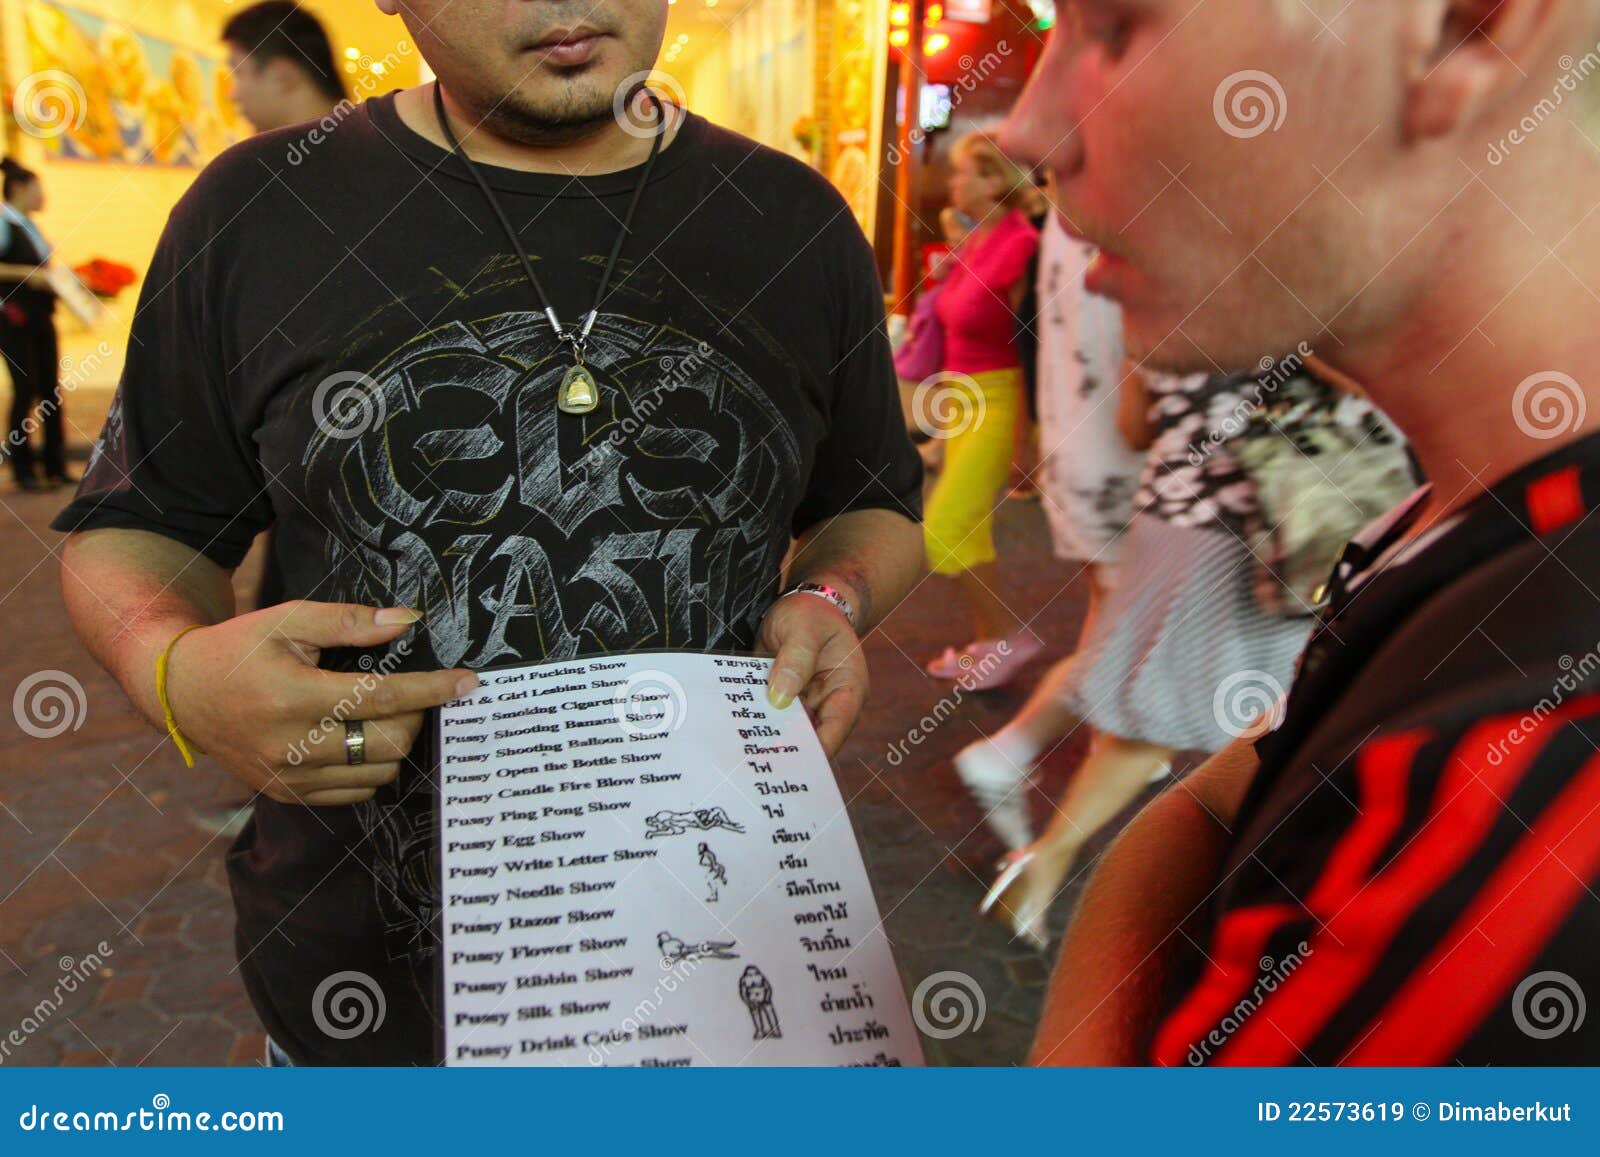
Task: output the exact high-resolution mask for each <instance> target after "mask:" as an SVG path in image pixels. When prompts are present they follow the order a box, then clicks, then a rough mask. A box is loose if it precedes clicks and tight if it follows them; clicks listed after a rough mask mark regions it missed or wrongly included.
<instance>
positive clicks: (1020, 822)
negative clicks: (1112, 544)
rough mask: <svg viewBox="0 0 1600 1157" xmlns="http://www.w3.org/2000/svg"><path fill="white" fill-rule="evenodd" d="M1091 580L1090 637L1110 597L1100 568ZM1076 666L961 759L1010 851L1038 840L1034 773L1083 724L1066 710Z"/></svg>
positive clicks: (1045, 681) (1045, 682) (964, 775)
mask: <svg viewBox="0 0 1600 1157" xmlns="http://www.w3.org/2000/svg"><path fill="white" fill-rule="evenodd" d="M1090 580H1091V586H1090V588H1089V615H1088V618H1087V619H1086V620H1085V622H1084V631H1085V633H1087V631H1088V629H1089V623H1090V622H1092V621H1093V618H1094V616H1095V615H1096V614H1097V613H1098V608H1099V605H1100V603H1101V601H1102V600H1103V599H1104V593H1103V592H1102V590H1101V587H1100V583H1099V572H1098V569H1097V568H1094V567H1091V569H1090ZM1075 662H1076V659H1075V658H1074V657H1073V656H1070V655H1069V656H1068V657H1067V658H1065V659H1063V660H1061V661H1060V662H1059V663H1057V664H1056V665H1055V666H1053V667H1051V668H1050V670H1049V671H1048V672H1046V673H1045V676H1044V678H1042V679H1041V680H1039V685H1038V686H1037V687H1035V688H1034V691H1033V694H1032V695H1031V696H1029V697H1028V701H1027V702H1026V703H1024V704H1023V705H1022V709H1021V710H1020V711H1018V712H1017V714H1016V716H1015V717H1014V718H1013V719H1012V720H1011V722H1009V723H1007V724H1006V725H1005V726H1004V727H1002V728H1001V729H1000V730H999V731H997V732H995V733H994V734H993V735H990V736H988V737H986V738H984V739H980V740H978V741H977V742H976V743H971V744H968V745H967V746H966V747H964V748H963V749H962V750H961V751H960V752H959V753H957V755H956V757H955V769H956V774H958V775H959V776H960V777H961V781H962V782H963V783H965V784H966V785H967V789H968V790H969V791H971V792H972V795H973V798H974V799H975V800H976V801H977V803H978V806H979V807H980V808H981V809H982V811H983V816H984V819H985V821H986V822H987V823H988V824H989V827H990V828H991V829H993V831H994V833H995V834H996V835H997V836H999V837H1000V839H1001V840H1002V841H1003V842H1004V843H1005V845H1006V846H1007V847H1008V848H1020V847H1022V846H1023V845H1025V844H1027V843H1029V842H1030V841H1031V840H1032V839H1033V828H1032V825H1031V824H1030V822H1029V819H1028V798H1027V790H1026V786H1025V785H1026V783H1027V779H1028V774H1029V772H1031V771H1032V770H1033V766H1034V764H1035V763H1037V762H1038V761H1039V760H1040V759H1041V758H1042V757H1043V756H1044V755H1046V754H1047V753H1049V752H1050V751H1051V750H1052V749H1053V748H1054V747H1055V746H1056V745H1057V744H1058V743H1060V742H1061V741H1062V739H1064V738H1065V737H1066V736H1067V735H1068V734H1069V733H1071V731H1072V729H1073V728H1074V727H1076V726H1077V725H1078V717H1077V715H1076V714H1075V713H1074V712H1073V711H1072V710H1071V709H1069V708H1068V707H1067V706H1066V693H1065V689H1066V688H1067V686H1068V685H1069V683H1070V681H1071V678H1072V671H1073V664H1074V663H1075Z"/></svg>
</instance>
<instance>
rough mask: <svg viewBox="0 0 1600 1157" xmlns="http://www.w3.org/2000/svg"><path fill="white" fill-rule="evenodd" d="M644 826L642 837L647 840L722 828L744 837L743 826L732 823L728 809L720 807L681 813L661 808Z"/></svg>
mask: <svg viewBox="0 0 1600 1157" xmlns="http://www.w3.org/2000/svg"><path fill="white" fill-rule="evenodd" d="M644 826H645V833H644V837H645V839H647V840H649V839H654V838H655V837H656V836H681V835H683V834H684V833H685V832H688V831H691V830H693V831H700V832H709V831H711V830H712V829H714V828H723V829H725V830H726V831H730V832H737V833H739V834H740V835H744V826H743V825H742V824H736V823H734V822H733V820H732V819H731V818H730V817H729V815H728V809H727V808H722V807H703V808H695V809H693V810H692V811H683V812H675V811H667V810H666V809H665V808H663V809H662V810H661V811H658V812H656V814H655V815H652V816H646V817H645V819H644Z"/></svg>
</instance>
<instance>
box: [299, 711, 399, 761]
mask: <svg viewBox="0 0 1600 1157" xmlns="http://www.w3.org/2000/svg"><path fill="white" fill-rule="evenodd" d="M422 721H423V714H422V712H420V711H412V712H408V713H407V714H405V715H390V716H386V717H384V718H382V719H363V720H361V735H362V738H363V739H365V741H366V742H365V744H364V746H363V748H362V750H363V752H364V754H365V757H366V760H365V763H358V764H355V765H354V766H355V767H364V766H368V765H371V764H376V763H388V762H390V761H392V760H397V759H404V758H405V757H406V753H407V752H409V751H410V750H411V747H412V745H413V744H414V743H416V741H417V733H418V732H419V731H421V730H422ZM329 722H331V723H332V724H333V726H332V727H326V728H325V727H324V725H323V724H322V723H321V722H318V723H317V724H316V725H315V727H314V728H313V729H312V730H311V731H309V732H308V733H307V735H306V739H305V742H304V743H302V744H297V745H295V750H296V751H297V752H298V754H299V762H298V763H297V764H296V766H301V767H317V768H321V767H336V766H338V765H339V764H345V765H346V766H350V764H349V757H348V754H347V751H346V748H345V745H344V741H345V736H346V735H347V734H348V729H347V728H346V727H345V725H344V723H343V722H340V721H338V720H329ZM349 722H351V723H354V722H355V720H354V719H350V720H349Z"/></svg>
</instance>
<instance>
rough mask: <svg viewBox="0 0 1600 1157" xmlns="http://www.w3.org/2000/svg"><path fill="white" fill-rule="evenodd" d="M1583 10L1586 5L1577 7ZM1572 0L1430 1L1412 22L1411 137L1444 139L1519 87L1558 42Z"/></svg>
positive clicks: (1417, 7) (1409, 29) (1408, 119)
mask: <svg viewBox="0 0 1600 1157" xmlns="http://www.w3.org/2000/svg"><path fill="white" fill-rule="evenodd" d="M1576 2H1578V3H1585V2H1587V0H1576ZM1568 4H1569V0H1430V2H1428V3H1420V4H1415V5H1413V6H1412V7H1411V13H1410V15H1409V16H1408V17H1407V19H1408V21H1409V25H1408V27H1407V29H1406V32H1407V44H1406V49H1405V51H1406V54H1407V59H1406V65H1407V70H1408V74H1409V78H1410V87H1409V91H1408V93H1407V100H1406V135H1407V137H1408V138H1410V139H1411V140H1413V141H1424V140H1428V139H1430V138H1438V137H1447V136H1450V135H1451V134H1453V133H1455V132H1458V131H1459V130H1460V129H1462V128H1463V127H1465V126H1466V125H1470V124H1472V123H1473V122H1474V121H1476V120H1477V119H1479V118H1480V117H1482V116H1484V115H1486V114H1487V113H1488V112H1490V111H1491V110H1492V109H1493V106H1494V104H1495V101H1496V100H1497V99H1498V98H1501V97H1503V96H1505V95H1506V94H1507V93H1509V92H1513V91H1515V90H1516V89H1518V88H1520V87H1521V86H1522V84H1523V83H1524V82H1525V81H1526V80H1527V78H1528V76H1529V74H1530V73H1534V72H1537V71H1539V66H1540V61H1541V59H1542V58H1543V56H1544V55H1545V54H1546V53H1547V51H1548V50H1549V49H1550V47H1551V46H1552V44H1553V43H1554V42H1555V38H1556V35H1557V33H1558V32H1559V31H1560V29H1561V26H1562V23H1563V21H1565V20H1566V19H1567V18H1568V14H1569V7H1568Z"/></svg>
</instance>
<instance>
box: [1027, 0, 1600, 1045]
mask: <svg viewBox="0 0 1600 1157" xmlns="http://www.w3.org/2000/svg"><path fill="white" fill-rule="evenodd" d="M1193 7H1194V6H1193V4H1191V3H1190V2H1189V0H1143V2H1142V3H1140V4H1138V5H1107V4H1086V3H1072V4H1069V5H1066V6H1065V7H1063V9H1062V10H1061V17H1062V19H1061V20H1060V22H1059V24H1058V26H1057V30H1056V33H1055V35H1054V36H1053V38H1052V39H1051V41H1050V43H1049V44H1048V46H1047V47H1046V50H1045V53H1044V56H1043V58H1042V59H1041V61H1040V64H1039V67H1038V68H1037V70H1036V71H1035V72H1034V74H1033V77H1032V80H1031V81H1030V83H1029V85H1028V88H1027V90H1026V91H1025V93H1024V94H1023V97H1022V99H1021V101H1020V102H1019V104H1018V106H1017V108H1016V109H1015V110H1014V111H1013V113H1012V116H1011V119H1010V120H1009V122H1008V123H1007V125H1006V127H1005V129H1004V131H1003V132H1002V138H1003V139H1004V141H1005V142H1006V146H1007V148H1008V149H1010V150H1012V151H1013V152H1014V153H1015V154H1016V155H1019V156H1025V157H1027V158H1029V159H1030V160H1032V161H1036V162H1039V163H1043V164H1045V165H1047V166H1048V167H1049V168H1050V169H1051V170H1052V171H1053V172H1054V174H1055V177H1056V180H1057V183H1058V187H1059V204H1060V207H1061V211H1062V213H1063V216H1064V217H1065V219H1066V221H1067V223H1068V224H1069V226H1070V227H1071V228H1072V229H1074V230H1075V231H1076V232H1077V233H1079V234H1080V235H1082V236H1084V237H1085V238H1086V239H1088V240H1092V241H1095V242H1096V243H1097V244H1098V245H1099V247H1100V249H1101V256H1100V257H1099V258H1098V259H1097V260H1096V263H1095V265H1094V266H1093V267H1092V268H1091V270H1090V273H1089V281H1090V285H1091V288H1094V289H1096V290H1097V291H1098V292H1101V293H1104V294H1107V295H1108V296H1110V297H1112V298H1113V299H1114V300H1116V301H1117V302H1118V303H1119V304H1120V305H1121V306H1122V309H1123V321H1124V333H1125V336H1126V338H1127V341H1128V345H1129V348H1130V351H1131V352H1132V353H1133V354H1134V355H1135V356H1137V357H1138V358H1140V359H1141V361H1143V362H1144V363H1145V364H1148V365H1152V366H1154V367H1157V368H1160V369H1162V370H1164V371H1167V372H1172V373H1195V372H1214V370H1215V368H1216V367H1217V366H1219V365H1220V366H1222V367H1224V368H1233V369H1242V368H1244V367H1247V366H1253V365H1254V364H1255V363H1256V359H1257V357H1258V356H1259V354H1260V353H1261V351H1263V350H1277V351H1287V350H1290V349H1293V348H1295V347H1296V346H1297V344H1298V343H1302V342H1306V343H1310V344H1311V345H1312V346H1314V347H1315V348H1316V349H1317V351H1318V352H1320V353H1321V354H1322V355H1323V356H1324V357H1325V358H1327V359H1328V361H1329V362H1331V363H1332V365H1333V367H1334V369H1336V370H1337V371H1338V372H1340V373H1342V374H1344V375H1347V376H1348V377H1349V378H1351V379H1353V380H1354V381H1356V382H1359V383H1360V385H1361V387H1362V388H1363V389H1364V390H1365V392H1366V393H1367V394H1368V395H1369V396H1370V397H1371V398H1372V399H1373V401H1374V402H1375V403H1377V405H1379V406H1380V407H1381V408H1382V409H1383V410H1384V411H1386V412H1387V413H1388V414H1389V416H1390V417H1392V418H1393V419H1394V420H1395V422H1396V423H1397V424H1398V425H1399V427H1400V428H1401V430H1403V431H1404V432H1405V434H1406V435H1407V436H1408V437H1409V439H1410V441H1411V447H1412V450H1413V451H1414V452H1415V454H1416V457H1417V459H1418V460H1419V462H1420V464H1421V467H1422V470H1423V472H1424V473H1425V474H1426V476H1427V477H1428V478H1429V480H1430V482H1431V485H1430V486H1429V487H1427V488H1425V489H1423V490H1422V491H1420V492H1419V493H1418V494H1417V495H1416V496H1415V497H1414V499H1413V500H1411V501H1408V502H1405V503H1402V504H1401V505H1400V506H1399V507H1397V508H1396V509H1395V510H1394V511H1393V512H1392V513H1391V514H1390V515H1388V516H1386V517H1384V518H1381V519H1379V520H1377V521H1376V522H1374V523H1373V524H1372V525H1371V526H1370V528H1369V529H1368V530H1367V531H1366V532H1364V533H1362V534H1360V535H1359V536H1358V537H1357V539H1356V540H1355V541H1354V542H1353V543H1351V545H1350V547H1349V549H1348V550H1347V551H1346V553H1345V557H1344V559H1343V560H1342V561H1341V562H1340V564H1339V566H1338V568H1337V570H1336V571H1335V574H1334V577H1333V583H1332V589H1331V591H1329V592H1328V595H1327V598H1328V600H1329V603H1328V607H1327V609H1325V610H1324V611H1323V612H1322V614H1321V617H1320V622H1319V625H1318V628H1317V630H1316V632H1315V634H1314V635H1313V637H1312V639H1311V641H1310V643H1309V644H1308V647H1307V650H1306V653H1305V656H1304V659H1303V661H1302V663H1301V666H1300V669H1299V673H1298V675H1297V677H1296V679H1295V682H1294V685H1293V687H1292V688H1291V689H1290V692H1289V695H1288V698H1287V701H1286V702H1285V703H1282V704H1280V705H1279V706H1278V707H1277V708H1276V709H1275V710H1273V711H1271V712H1270V713H1268V714H1267V715H1266V716H1265V719H1264V722H1265V724H1266V725H1267V729H1266V730H1265V734H1261V735H1260V736H1259V738H1257V736H1256V734H1254V733H1247V734H1246V735H1245V736H1243V737H1241V738H1240V739H1239V740H1237V741H1235V742H1234V743H1232V744H1230V745H1229V746H1228V747H1227V748H1226V749H1224V750H1223V751H1222V752H1220V753H1219V754H1218V755H1217V756H1216V757H1214V758H1213V759H1211V760H1209V761H1208V762H1207V763H1206V764H1205V765H1204V766H1202V767H1201V768H1199V769H1198V770H1197V771H1196V772H1195V773H1194V774H1192V775H1191V776H1189V777H1187V778H1186V779H1185V780H1184V782H1183V783H1182V784H1180V785H1179V786H1177V787H1176V788H1174V789H1172V790H1169V791H1167V792H1165V793H1163V794H1162V795H1161V796H1160V797H1159V798H1158V799H1156V800H1155V801H1154V802H1153V803H1152V804H1151V805H1150V806H1149V807H1147V808H1146V809H1145V810H1144V811H1143V812H1141V813H1140V814H1139V816H1138V817H1137V818H1136V819H1135V820H1134V821H1133V822H1132V823H1131V824H1130V825H1129V826H1128V827H1127V828H1126V829H1125V830H1124V831H1123V832H1122V833H1121V834H1120V835H1119V837H1118V838H1117V840H1116V842H1115V843H1114V844H1112V846H1111V847H1110V848H1109V849H1108V851H1107V852H1106V854H1105V856H1104V858H1103V859H1102V861H1101V864H1100V866H1099V868H1098V870H1097V871H1096V873H1095V875H1094V877H1093V878H1092V880H1091V881H1090V883H1089V885H1088V888H1087V890H1086V891H1085V893H1084V896H1083V900H1082V903H1081V905H1080V907H1079V910H1078V912H1077V914H1076V916H1075V918H1074V920H1073V923H1072V926H1071V928H1070V930H1069V932H1068V935H1067V938H1066V941H1065V942H1064V944H1063V948H1062V952H1061V957H1060V961H1059V963H1058V965H1057V968H1056V980H1055V983H1054V984H1053V986H1052V988H1051V992H1050V996H1049V1000H1048V1002H1047V1005H1046V1009H1045V1013H1044V1017H1043V1021H1042V1023H1041V1025H1040V1029H1039V1034H1038V1039H1037V1042H1036V1045H1035V1050H1034V1060H1035V1063H1040V1064H1097V1065H1098V1064H1129V1063H1144V1062H1154V1063H1160V1064H1170V1065H1181V1064H1204V1063H1219V1064H1240V1065H1280V1064H1281V1065H1289V1064H1312V1065H1327V1064H1334V1063H1346V1064H1360V1065H1399V1064H1407V1065H1448V1064H1451V1063H1456V1064H1464V1065H1490V1064H1493V1065H1549V1064H1594V1063H1595V1062H1596V1061H1597V1060H1600V1051H1597V1049H1596V1045H1595V1040H1596V1037H1595V1033H1594V1031H1593V1028H1592V1025H1585V1024H1584V1023H1583V1021H1582V1014H1581V1009H1582V1000H1583V997H1582V994H1583V993H1584V992H1588V993H1590V994H1591V996H1592V994H1593V993H1595V992H1597V991H1600V956H1597V955H1596V953H1595V951H1594V945H1595V943H1596V940H1597V939H1600V898H1597V894H1600V824H1597V823H1596V817H1597V816H1600V780H1597V779H1596V762H1595V749H1596V745H1597V738H1600V682H1597V680H1596V670H1597V668H1596V665H1595V663H1594V662H1593V651H1594V640H1595V639H1596V638H1600V600H1597V599H1596V598H1595V595H1594V591H1593V590H1592V580H1593V576H1594V575H1595V574H1596V573H1597V572H1600V519H1596V518H1595V517H1594V515H1593V512H1594V510H1595V507H1596V506H1597V505H1600V436H1597V435H1600V371H1597V369H1596V367H1597V366H1600V309H1597V307H1596V304H1595V289H1594V287H1596V286H1600V215H1597V214H1596V213H1595V199H1596V190H1597V189H1600V151H1597V149H1596V146H1595V141H1596V139H1597V138H1600V88H1597V86H1595V85H1594V84H1592V83H1590V84H1587V85H1580V84H1578V83H1577V81H1576V74H1575V72H1574V69H1575V67H1577V66H1576V65H1575V63H1574V62H1577V61H1584V62H1588V63H1585V64H1584V65H1583V66H1582V67H1583V68H1585V69H1587V68H1588V67H1589V66H1590V64H1592V62H1593V61H1594V60H1595V59H1596V57H1597V56H1600V6H1597V5H1595V4H1594V3H1593V2H1592V0H1230V3H1228V4H1223V5H1212V6H1210V7H1209V8H1208V9H1207V14H1206V18H1205V19H1204V20H1195V19H1192V16H1193ZM1276 62H1293V64H1292V67H1284V68H1277V67H1276V66H1275V63H1276ZM1263 68H1271V69H1272V70H1273V73H1272V75H1270V76H1267V75H1265V74H1263V73H1262V72H1261V71H1260V70H1262V69H1263ZM1586 74H1587V73H1585V75H1586ZM1268 81H1270V82H1271V83H1270V84H1269V83H1267V82H1268ZM1531 109H1551V110H1552V111H1551V113H1550V115H1549V117H1548V120H1547V121H1546V122H1545V123H1542V124H1541V125H1540V126H1539V127H1538V129H1537V131H1533V132H1529V131H1527V129H1526V124H1527V117H1528V114H1529V110H1531ZM1174 174H1182V184H1181V187H1177V186H1176V185H1175V182H1174ZM1580 653H1581V655H1582V657H1581V658H1575V657H1574V656H1575V655H1577V654H1580ZM1257 730H1258V731H1259V730H1261V729H1260V728H1258V729H1257ZM1241 1001H1245V1002H1247V1005H1246V1006H1247V1007H1248V1008H1249V1009H1250V1012H1249V1015H1248V1016H1247V1017H1245V1018H1243V1019H1242V1021H1241V1020H1239V1019H1236V1016H1235V1010H1236V1009H1237V1008H1238V1007H1239V1006H1240V1003H1241ZM1563 1004H1564V1006H1565V1009H1566V1010H1567V1011H1566V1012H1565V1014H1564V1015H1563V1014H1562V1013H1560V1012H1559V1011H1558V1012H1557V1014H1556V1015H1553V1016H1552V1015H1550V1013H1549V1009H1550V1008H1551V1007H1556V1008H1558V1009H1559V1008H1560V1007H1561V1006H1562V1005H1563ZM1530 1018H1531V1019H1530ZM1591 1019H1592V1018H1591ZM1530 1025H1537V1026H1538V1027H1539V1031H1532V1030H1531V1028H1530ZM1580 1028H1581V1029H1582V1030H1583V1031H1578V1030H1579V1029H1580Z"/></svg>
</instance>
